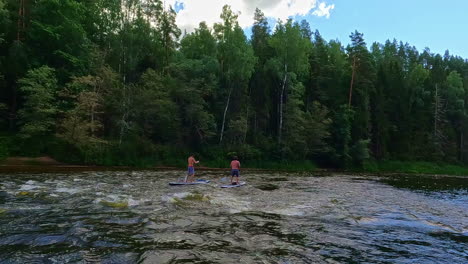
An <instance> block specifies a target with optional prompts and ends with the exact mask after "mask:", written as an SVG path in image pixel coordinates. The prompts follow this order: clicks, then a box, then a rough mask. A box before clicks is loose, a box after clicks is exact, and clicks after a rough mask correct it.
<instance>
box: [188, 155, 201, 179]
mask: <svg viewBox="0 0 468 264" xmlns="http://www.w3.org/2000/svg"><path fill="white" fill-rule="evenodd" d="M187 162H188V170H187V177H185V182H193V181H194V179H195V167H194V166H195V164H196V163H199V162H200V161H199V160H195V157H194V155H193V154H191V155H190V157H189V158H188V160H187Z"/></svg>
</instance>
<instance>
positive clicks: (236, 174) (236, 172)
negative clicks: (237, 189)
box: [231, 156, 240, 185]
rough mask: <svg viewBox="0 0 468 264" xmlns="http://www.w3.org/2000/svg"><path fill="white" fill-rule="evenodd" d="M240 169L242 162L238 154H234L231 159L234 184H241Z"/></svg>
mask: <svg viewBox="0 0 468 264" xmlns="http://www.w3.org/2000/svg"><path fill="white" fill-rule="evenodd" d="M239 170H240V162H239V160H238V159H237V156H234V157H233V158H232V161H231V184H232V185H237V184H239ZM234 177H236V178H235V179H236V180H235V181H233V178H234Z"/></svg>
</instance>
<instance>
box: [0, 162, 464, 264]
mask: <svg viewBox="0 0 468 264" xmlns="http://www.w3.org/2000/svg"><path fill="white" fill-rule="evenodd" d="M244 174H245V175H243V177H242V178H243V180H245V181H246V182H247V183H248V184H247V185H245V186H243V187H239V188H231V189H222V188H219V184H220V183H222V182H223V181H224V180H225V178H223V173H221V172H202V173H200V174H199V175H198V177H199V178H204V179H209V180H211V183H210V184H206V185H197V186H169V185H168V182H169V181H173V180H175V179H177V178H179V177H181V176H182V175H183V172H181V171H179V172H178V171H167V172H161V171H124V172H115V171H113V172H79V173H77V172H74V173H69V174H63V173H62V174H60V173H53V174H47V173H42V174H0V263H284V264H289V263H468V178H463V177H429V176H416V175H414V176H398V175H395V176H386V177H383V176H380V177H378V176H372V175H362V176H356V175H354V176H353V175H330V176H314V175H312V174H310V175H309V174H292V173H291V174H288V173H272V174H266V173H249V172H246V173H244Z"/></svg>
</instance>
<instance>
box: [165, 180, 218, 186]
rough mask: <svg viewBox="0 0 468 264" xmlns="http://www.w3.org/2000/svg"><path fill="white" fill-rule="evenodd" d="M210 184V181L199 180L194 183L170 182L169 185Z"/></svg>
mask: <svg viewBox="0 0 468 264" xmlns="http://www.w3.org/2000/svg"><path fill="white" fill-rule="evenodd" d="M209 182H210V181H209V180H202V179H198V180H195V181H194V182H183V181H180V182H170V183H169V185H197V184H207V183H209Z"/></svg>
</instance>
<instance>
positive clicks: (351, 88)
mask: <svg viewBox="0 0 468 264" xmlns="http://www.w3.org/2000/svg"><path fill="white" fill-rule="evenodd" d="M355 72H356V56H354V57H353V73H352V74H351V84H350V86H349V101H348V107H351V100H352V97H353V84H354V74H355Z"/></svg>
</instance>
